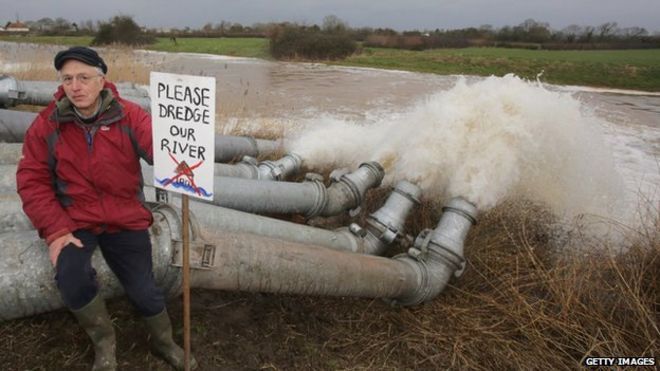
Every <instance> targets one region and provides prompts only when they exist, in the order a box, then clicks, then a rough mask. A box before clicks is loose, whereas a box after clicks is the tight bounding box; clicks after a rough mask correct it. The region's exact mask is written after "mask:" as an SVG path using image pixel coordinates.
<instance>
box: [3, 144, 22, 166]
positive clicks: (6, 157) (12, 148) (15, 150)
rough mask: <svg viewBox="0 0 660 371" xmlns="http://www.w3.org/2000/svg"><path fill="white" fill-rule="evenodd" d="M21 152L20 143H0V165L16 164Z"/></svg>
mask: <svg viewBox="0 0 660 371" xmlns="http://www.w3.org/2000/svg"><path fill="white" fill-rule="evenodd" d="M22 152H23V144H22V143H0V165H16V164H17V163H18V160H20V159H21V154H22Z"/></svg>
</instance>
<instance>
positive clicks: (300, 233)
mask: <svg viewBox="0 0 660 371" xmlns="http://www.w3.org/2000/svg"><path fill="white" fill-rule="evenodd" d="M404 192H410V193H409V194H406V196H402V193H404ZM419 192H420V191H419V188H418V187H417V186H415V185H413V184H411V183H408V182H400V183H399V184H397V187H396V188H395V191H394V192H392V194H391V195H390V197H389V198H388V200H387V201H386V202H385V205H384V206H383V207H382V208H380V209H379V210H378V211H376V212H375V213H373V214H372V215H370V216H369V217H368V219H367V220H368V221H367V226H366V227H365V228H362V227H360V226H359V225H357V224H352V225H351V226H350V227H348V228H338V229H336V230H334V231H330V230H326V229H320V228H315V227H310V226H307V225H301V224H295V223H290V222H287V221H283V220H279V219H273V218H268V217H264V216H259V215H254V214H249V213H245V212H241V211H237V210H231V209H226V208H222V207H217V206H213V205H209V204H207V203H202V202H197V201H195V200H192V201H191V202H190V209H191V211H192V212H193V213H194V214H195V215H196V218H197V220H198V221H199V223H200V224H201V225H203V226H204V229H210V230H219V231H225V232H235V233H249V234H255V235H259V236H264V237H270V238H277V239H281V240H286V241H291V242H295V243H301V244H307V245H317V246H323V247H326V248H329V249H333V250H340V251H350V252H355V253H360V254H370V255H382V254H383V253H384V252H385V250H386V249H387V248H388V247H389V246H390V245H391V244H392V243H393V242H394V240H395V238H396V237H398V236H400V235H402V234H403V226H404V223H405V219H406V217H407V216H408V214H409V213H410V211H411V210H412V208H413V207H414V206H415V199H413V198H410V194H412V195H413V196H416V195H418V194H419ZM146 197H147V200H154V199H155V192H154V191H153V188H147V192H146ZM401 197H404V199H403V200H401V199H400V198H401ZM179 200H180V199H179V197H178V196H176V195H174V197H173V199H172V201H173V202H174V203H175V204H177V203H178V202H179Z"/></svg>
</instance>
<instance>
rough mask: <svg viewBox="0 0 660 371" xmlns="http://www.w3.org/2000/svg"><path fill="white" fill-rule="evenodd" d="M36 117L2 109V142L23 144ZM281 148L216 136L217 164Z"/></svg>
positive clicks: (267, 142)
mask: <svg viewBox="0 0 660 371" xmlns="http://www.w3.org/2000/svg"><path fill="white" fill-rule="evenodd" d="M36 117H37V114H36V113H34V112H23V111H11V110H4V109H0V142H11V143H20V142H22V141H23V137H24V135H25V131H26V130H27V128H28V127H29V126H30V124H31V123H32V121H34V119H35V118H36ZM280 148H281V143H280V142H279V141H275V140H265V139H255V138H251V137H238V136H231V135H216V136H215V162H229V161H232V160H234V159H236V158H241V157H243V156H252V157H258V156H265V155H269V154H272V153H274V152H277V151H279V150H280Z"/></svg>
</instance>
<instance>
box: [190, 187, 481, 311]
mask: <svg viewBox="0 0 660 371" xmlns="http://www.w3.org/2000/svg"><path fill="white" fill-rule="evenodd" d="M475 216H476V208H475V207H474V205H472V204H470V203H468V202H467V201H465V200H463V199H460V198H457V199H453V200H451V201H450V202H449V204H448V205H447V207H445V208H444V214H443V216H442V218H441V220H440V222H439V224H438V226H437V228H436V229H435V230H434V231H433V232H432V233H429V234H427V235H420V236H419V237H418V239H422V240H424V241H425V243H420V244H418V245H417V248H413V249H411V251H410V252H409V254H402V255H400V256H397V257H395V259H388V258H382V257H377V256H369V255H361V254H350V253H345V252H340V251H334V250H330V249H323V248H317V249H313V248H310V246H305V245H301V244H297V243H291V242H283V241H280V240H274V239H269V238H265V237H262V236H255V235H234V234H226V233H222V234H219V233H218V231H217V230H214V231H213V232H211V233H212V234H209V235H207V238H208V239H209V241H211V242H212V243H214V244H215V246H216V251H215V254H214V260H213V267H212V268H211V269H206V270H196V271H194V272H193V278H192V282H193V286H194V287H201V288H210V289H220V290H240V291H256V292H272V293H288V294H304V295H332V296H360V297H372V298H390V299H391V301H392V302H393V303H395V304H399V305H415V304H420V303H423V302H426V301H429V300H431V299H433V298H435V297H436V296H437V295H438V294H439V293H440V292H442V290H443V289H444V288H445V287H446V285H447V282H448V281H449V279H450V277H451V275H452V274H455V272H457V270H459V269H460V266H461V264H462V263H463V262H464V260H463V258H462V250H463V241H464V239H465V236H466V234H467V232H468V230H469V228H470V226H471V225H472V224H473V223H475V222H476V219H474V217H475ZM427 237H429V238H427ZM198 249H199V247H198ZM198 255H199V253H198Z"/></svg>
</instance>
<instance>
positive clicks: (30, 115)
mask: <svg viewBox="0 0 660 371" xmlns="http://www.w3.org/2000/svg"><path fill="white" fill-rule="evenodd" d="M36 117H37V114H36V113H34V112H23V111H11V110H4V109H0V142H8V143H21V142H23V137H24V136H25V131H26V130H27V128H28V127H29V126H30V124H31V123H32V121H34V119H35V118H36Z"/></svg>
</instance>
